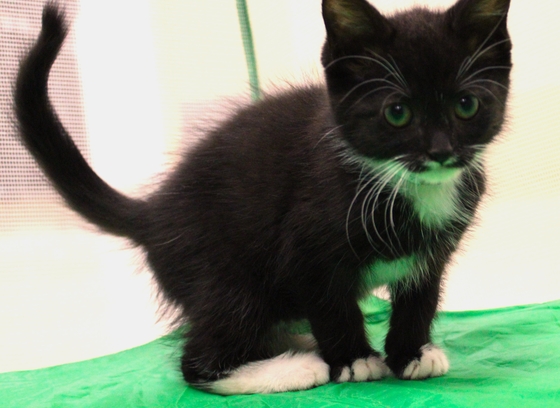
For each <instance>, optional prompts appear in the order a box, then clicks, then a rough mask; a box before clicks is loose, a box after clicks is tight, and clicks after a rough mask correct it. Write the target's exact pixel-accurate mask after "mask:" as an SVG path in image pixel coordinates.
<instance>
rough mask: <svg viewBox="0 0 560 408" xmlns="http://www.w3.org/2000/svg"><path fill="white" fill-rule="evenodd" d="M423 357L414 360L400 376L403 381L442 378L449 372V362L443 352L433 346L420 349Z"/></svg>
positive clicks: (426, 345) (427, 345)
mask: <svg viewBox="0 0 560 408" xmlns="http://www.w3.org/2000/svg"><path fill="white" fill-rule="evenodd" d="M420 352H421V353H422V356H421V357H420V358H419V359H418V358H415V359H414V360H412V361H411V362H410V363H409V364H408V365H407V366H406V368H405V369H404V371H403V373H402V375H401V376H400V377H401V378H402V379H403V380H422V379H425V378H429V377H440V376H442V375H444V374H445V373H447V371H449V361H448V360H447V357H446V356H445V353H444V352H443V350H441V349H440V348H439V347H436V346H434V345H433V344H425V345H424V346H422V347H421V348H420Z"/></svg>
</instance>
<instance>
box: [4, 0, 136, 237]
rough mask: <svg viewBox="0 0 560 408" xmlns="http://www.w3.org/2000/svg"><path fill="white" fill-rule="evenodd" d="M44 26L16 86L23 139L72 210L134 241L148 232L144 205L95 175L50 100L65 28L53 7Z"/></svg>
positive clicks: (46, 13) (45, 14)
mask: <svg viewBox="0 0 560 408" xmlns="http://www.w3.org/2000/svg"><path fill="white" fill-rule="evenodd" d="M42 23H43V25H42V29H41V34H40V35H39V38H38V40H37V42H36V43H35V45H34V46H33V48H32V49H31V51H30V52H29V54H28V55H27V57H26V58H25V59H24V60H23V61H22V63H21V66H20V69H19V73H18V78H17V82H16V88H15V95H14V98H15V111H16V116H17V120H18V122H19V130H20V135H21V138H22V140H23V142H24V144H25V145H26V147H27V148H28V149H29V151H30V152H31V153H32V154H33V156H34V157H35V160H37V162H38V163H39V165H40V166H41V167H42V169H43V171H44V172H45V174H46V175H47V176H48V177H49V178H50V180H51V182H52V183H53V185H54V186H55V188H56V189H57V190H58V192H59V193H60V194H61V195H62V196H63V197H64V199H65V200H66V201H67V203H68V204H69V205H70V207H71V208H73V209H74V210H75V211H77V212H78V213H80V214H81V215H83V216H84V217H85V218H86V219H87V220H89V221H90V222H92V223H94V224H96V225H98V226H99V227H101V228H102V229H104V230H106V231H108V232H111V233H113V234H117V235H122V236H128V237H131V238H136V237H137V236H138V235H142V230H143V228H144V227H143V226H144V222H145V218H144V217H143V214H142V212H143V211H142V209H143V208H144V205H143V202H142V201H139V200H134V199H130V198H128V197H126V196H124V195H122V194H120V193H119V192H117V191H116V190H114V189H113V188H112V187H110V186H109V185H108V184H107V183H105V182H104V181H103V180H101V178H99V176H98V175H97V174H95V172H94V171H93V170H92V168H91V167H90V166H89V165H88V163H87V162H86V161H85V159H84V157H83V156H82V154H81V153H80V151H79V150H78V148H77V147H76V145H75V144H74V142H73V141H72V139H71V138H70V136H69V135H68V133H67V132H66V130H65V129H64V127H63V126H62V124H61V123H60V120H59V118H58V116H57V115H56V113H55V112H54V109H53V107H52V105H51V102H50V101H49V97H48V94H47V93H48V91H47V83H48V78H49V71H50V69H51V67H52V64H53V63H54V61H55V59H56V57H57V54H58V52H59V51H60V48H61V47H62V43H63V42H64V39H65V37H66V33H67V28H66V24H65V22H64V13H63V12H62V11H60V10H59V9H58V7H57V6H56V5H55V4H53V3H49V4H47V5H46V6H45V8H44V10H43V21H42Z"/></svg>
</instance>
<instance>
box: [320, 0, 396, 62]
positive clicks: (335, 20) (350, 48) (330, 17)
mask: <svg viewBox="0 0 560 408" xmlns="http://www.w3.org/2000/svg"><path fill="white" fill-rule="evenodd" d="M323 20H324V21H325V28H326V30H327V47H328V51H329V53H330V54H331V55H330V56H331V58H333V59H334V58H338V57H341V56H344V55H348V54H360V53H362V52H363V51H364V50H365V49H366V48H367V49H371V50H373V51H377V49H378V48H380V47H382V45H383V44H384V43H386V42H387V41H388V40H389V38H390V36H391V35H392V32H393V29H392V27H391V25H390V23H389V21H388V20H387V19H386V18H385V17H383V15H382V14H381V13H380V12H379V11H378V10H377V9H376V8H375V7H373V6H372V5H371V4H369V3H368V2H367V0H323Z"/></svg>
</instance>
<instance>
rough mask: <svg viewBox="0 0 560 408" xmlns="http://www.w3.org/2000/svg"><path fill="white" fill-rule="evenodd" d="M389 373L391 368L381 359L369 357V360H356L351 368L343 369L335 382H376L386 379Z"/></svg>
mask: <svg viewBox="0 0 560 408" xmlns="http://www.w3.org/2000/svg"><path fill="white" fill-rule="evenodd" d="M389 373H390V370H389V368H388V367H387V365H385V362H384V361H383V360H382V359H381V358H380V357H376V356H369V357H368V358H359V359H357V360H354V362H353V363H352V365H351V366H345V367H343V368H342V371H341V372H340V375H339V376H338V378H336V379H335V382H338V383H343V382H349V381H353V382H364V381H375V380H380V379H382V378H383V377H386V376H387V375H389Z"/></svg>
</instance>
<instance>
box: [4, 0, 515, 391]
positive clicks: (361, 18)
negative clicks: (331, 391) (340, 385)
mask: <svg viewBox="0 0 560 408" xmlns="http://www.w3.org/2000/svg"><path fill="white" fill-rule="evenodd" d="M508 6H509V1H508V0H459V1H458V3H457V4H456V5H455V6H454V7H452V8H451V9H450V10H448V11H446V12H431V11H428V10H425V9H422V8H417V9H414V10H411V11H408V12H403V13H399V14H396V15H394V16H392V17H390V18H386V17H383V16H382V15H381V14H380V13H379V12H378V11H377V10H376V9H375V8H374V7H373V6H371V5H369V3H367V2H366V1H365V0H324V1H323V16H324V19H325V25H326V29H327V41H326V44H325V47H324V49H323V53H322V62H323V65H324V66H325V76H326V86H323V85H317V86H302V87H298V88H294V89H291V90H289V91H287V92H285V93H283V94H280V95H278V96H270V97H265V98H264V99H263V100H261V101H259V102H257V103H255V104H253V105H252V106H248V107H244V108H240V109H239V111H238V112H237V113H236V114H235V115H234V116H232V117H231V118H230V119H229V120H227V121H225V122H224V123H223V124H222V125H221V126H220V127H218V128H217V129H216V130H215V131H212V132H211V133H210V134H208V135H207V137H205V138H204V139H203V140H201V141H200V142H199V144H198V145H197V146H196V147H195V148H194V149H193V150H192V151H190V152H189V153H188V154H187V155H186V157H185V158H184V160H182V162H181V163H180V164H179V165H178V166H177V167H176V169H175V170H174V171H173V172H172V173H171V174H170V175H169V177H168V178H167V180H166V181H165V182H164V183H163V185H162V186H160V188H159V190H158V191H156V192H155V193H154V194H153V195H151V196H149V197H147V198H145V199H144V200H139V199H138V200H135V199H131V198H128V197H125V196H123V195H122V194H120V193H118V192H117V191H115V190H114V189H112V188H111V187H110V186H108V185H107V184H106V183H105V182H104V181H102V180H101V179H100V178H99V177H98V176H97V175H96V174H95V173H94V171H93V170H92V169H91V168H90V167H89V165H88V164H87V163H86V162H85V160H84V159H83V157H82V155H81V154H80V152H79V151H78V150H77V148H76V146H75V145H74V143H73V142H72V140H71V138H70V137H69V135H68V134H67V133H66V131H65V130H64V128H63V126H62V125H61V124H60V122H59V120H58V118H57V116H56V113H55V112H54V111H53V109H52V107H51V104H50V102H49V100H48V96H47V79H48V74H49V70H50V67H51V65H52V64H53V62H54V60H55V58H56V56H57V53H58V51H59V49H60V47H61V45H62V43H63V40H64V37H65V35H66V29H65V24H64V18H63V15H62V14H61V13H60V12H59V11H58V9H57V7H56V6H54V5H52V4H50V5H47V6H46V7H45V10H44V14H43V29H42V32H41V35H40V37H39V39H38V41H37V43H36V44H35V46H34V47H33V48H32V50H31V51H30V53H29V55H28V56H27V58H25V60H24V61H23V62H22V64H21V69H20V73H19V77H18V80H17V85H16V91H15V109H16V112H17V118H18V121H19V125H20V129H21V137H22V140H23V142H24V143H25V145H26V146H27V147H28V149H29V150H30V151H31V152H32V153H33V155H34V157H35V158H36V159H37V161H38V163H39V164H40V166H41V167H42V168H43V170H44V171H45V173H46V174H47V175H48V177H49V178H50V179H51V181H52V183H53V185H54V186H55V187H56V188H57V189H58V191H59V192H60V193H61V194H62V195H63V196H64V198H65V199H66V201H67V202H68V204H69V205H70V206H71V207H72V208H73V209H74V210H76V211H77V212H78V213H80V214H82V215H83V216H84V217H85V218H86V219H88V220H89V221H91V222H92V223H94V224H96V225H98V226H100V227H101V228H102V229H104V230H105V231H108V232H110V233H114V234H118V235H122V236H126V237H129V238H130V239H132V240H133V241H134V242H135V243H136V244H138V245H139V246H141V247H143V248H144V249H145V251H146V253H147V257H148V260H149V264H150V266H151V268H152V270H153V273H154V274H155V277H156V279H157V282H158V283H159V286H160V288H161V291H162V293H163V294H164V296H165V297H166V299H168V300H169V301H170V302H171V303H173V304H174V305H176V306H178V307H179V308H180V309H181V310H182V311H183V314H182V316H183V319H184V321H185V322H187V321H188V323H189V327H190V330H189V331H188V333H187V335H186V337H187V341H186V342H185V349H184V354H183V357H182V360H181V368H182V372H183V374H184V377H185V379H186V381H188V382H189V383H191V384H194V385H199V386H200V387H201V388H204V387H206V386H207V385H208V384H209V383H211V382H212V381H214V380H216V379H219V378H222V377H224V376H227V373H228V372H229V371H231V370H232V369H235V368H236V367H239V366H240V365H242V364H244V363H247V362H250V361H254V360H259V359H265V358H269V357H271V356H272V355H274V353H275V352H274V347H273V346H272V344H273V343H274V341H275V340H276V337H277V326H278V324H279V323H280V322H290V321H293V320H298V319H307V320H308V321H309V323H310V325H311V329H312V333H313V335H314V337H315V338H316V339H317V342H318V346H319V350H320V354H321V356H322V358H323V359H324V360H325V361H326V362H327V363H328V364H329V365H330V367H331V378H332V379H336V378H338V376H339V375H340V372H341V370H342V368H343V367H345V366H349V365H351V363H352V362H353V361H354V360H356V359H357V358H363V357H367V356H370V355H379V353H378V352H377V351H374V350H372V348H371V346H370V345H369V343H368V340H367V338H366V334H365V331H364V322H363V316H362V313H361V311H360V309H359V307H358V304H357V301H358V299H359V298H360V297H363V296H364V295H365V294H366V293H369V291H370V290H371V289H372V288H371V285H368V283H367V281H368V279H369V278H370V277H371V274H373V275H375V271H374V272H372V271H371V268H372V265H374V264H375V263H376V262H379V261H382V262H390V261H393V260H397V259H402V258H404V257H408V256H412V255H414V256H417V257H419V258H422V259H423V260H424V261H425V268H424V269H426V270H424V271H415V273H413V276H412V277H406V278H403V279H400V280H397V281H393V280H392V279H389V281H390V282H382V283H390V289H391V294H392V303H393V313H392V317H391V324H390V330H389V333H388V335H387V339H386V345H385V351H386V353H387V358H386V362H387V364H388V366H389V367H390V368H391V370H392V371H393V372H394V373H395V374H396V375H397V376H402V374H403V370H404V369H405V367H406V366H407V364H408V363H410V362H411V361H412V360H413V359H414V358H418V357H420V355H421V351H420V348H421V347H422V346H423V345H425V344H427V343H430V341H431V340H430V326H431V323H432V320H433V318H434V316H435V313H436V309H437V305H438V299H439V293H440V284H441V279H442V275H443V272H444V268H445V265H446V263H447V261H448V260H449V257H450V255H451V254H452V253H453V252H454V250H455V249H456V247H457V244H458V242H459V240H460V238H461V236H462V235H463V233H464V231H465V230H466V228H467V227H468V225H469V223H470V221H471V220H472V218H473V215H474V213H475V210H476V207H477V204H478V202H479V199H480V196H481V194H482V193H483V191H484V175H483V173H482V169H481V166H480V165H474V164H473V163H474V159H475V156H476V154H477V152H479V151H480V150H482V148H483V147H484V146H485V145H486V144H487V143H489V142H490V141H491V140H492V139H493V138H494V137H495V136H496V134H497V133H498V132H499V131H500V129H501V126H502V123H503V119H504V106H505V102H506V99H507V88H508V86H509V69H510V67H511V56H510V50H511V45H510V42H509V37H508V33H507V28H506V14H507V10H508ZM481 50H483V51H484V52H482V53H478V54H477V51H481ZM475 57H476V58H475ZM469 58H470V60H469ZM469 61H472V63H470V64H469V65H467V64H468V63H469ZM462 67H465V68H467V69H466V71H465V72H463V74H462V75H459V73H460V70H461V68H462ZM492 67H494V68H492ZM471 75H474V76H473V77H472V78H470V79H469V78H468V77H469V76H471ZM465 80H469V81H470V84H469V86H465V83H464V81H465ZM478 80H480V81H478ZM368 81H369V82H368ZM461 81H463V83H462V84H461ZM469 81H467V82H469ZM473 81H477V82H473ZM384 86H385V87H386V88H383V87H384ZM387 86H392V88H387ZM395 86H398V87H401V88H404V89H403V90H404V91H405V92H404V93H401V94H395V92H394V90H395ZM465 94H468V95H474V96H475V97H477V98H478V100H479V101H480V109H479V111H478V113H477V114H476V115H475V116H474V117H473V118H472V119H470V120H464V119H460V118H458V117H457V116H456V115H455V114H454V112H453V107H454V106H456V104H457V103H458V102H457V101H458V100H459V99H460V98H461V97H462V96H464V95H465ZM401 102H404V103H406V104H407V106H409V107H410V108H411V109H412V112H413V116H412V119H411V122H410V124H408V125H407V126H404V127H402V128H398V127H394V126H392V125H390V124H389V123H388V121H387V120H386V119H385V118H384V111H385V109H386V107H387V106H388V104H391V103H401ZM397 156H398V158H397V159H395V158H396V157H397ZM387 160H393V161H395V162H398V163H400V164H401V165H402V167H403V168H404V169H406V170H407V171H408V173H406V174H409V175H413V176H418V175H419V176H420V177H422V175H423V174H428V173H429V172H430V171H431V170H430V169H429V166H428V164H430V163H447V164H446V167H449V168H461V169H463V172H462V173H461V175H460V176H459V177H460V180H459V192H458V197H457V200H456V201H457V202H456V205H455V207H456V211H455V213H454V214H453V215H452V216H449V217H448V218H446V219H444V218H445V217H444V216H442V220H443V221H441V222H440V223H438V222H434V221H433V222H431V223H430V222H428V221H426V220H423V219H421V216H420V215H419V213H418V211H417V210H416V209H415V206H414V205H415V204H414V201H415V200H416V198H415V196H414V193H411V194H413V195H412V196H411V195H410V194H408V195H407V194H405V193H403V192H402V191H401V190H402V189H404V188H405V184H407V183H409V184H410V183H411V181H409V177H413V176H406V177H405V178H403V179H401V187H402V188H401V189H399V190H398V191H397V188H398V187H399V186H395V184H396V181H391V182H390V183H387V184H386V185H382V182H383V175H382V174H381V173H380V172H381V171H382V170H380V169H382V168H381V167H377V164H379V163H386V162H387ZM376 163H377V164H376ZM403 171H404V170H403ZM376 183H377V184H376ZM368 185H369V187H368ZM374 186H376V187H379V189H378V191H376V192H375V194H373V187H374ZM403 186H404V187H403ZM432 187H433V186H432ZM418 188H420V189H423V188H427V187H425V186H423V184H422V183H420V186H419V187H418ZM435 188H436V189H437V188H439V187H437V184H436V187H435ZM442 188H443V187H442ZM403 191H404V190H403ZM410 191H414V189H411V190H410ZM374 198H375V199H374ZM373 277H374V278H375V276H373ZM374 280H375V279H374Z"/></svg>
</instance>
